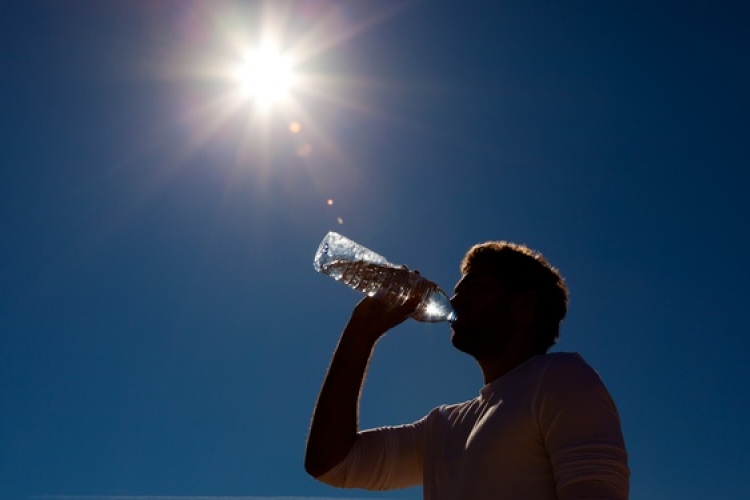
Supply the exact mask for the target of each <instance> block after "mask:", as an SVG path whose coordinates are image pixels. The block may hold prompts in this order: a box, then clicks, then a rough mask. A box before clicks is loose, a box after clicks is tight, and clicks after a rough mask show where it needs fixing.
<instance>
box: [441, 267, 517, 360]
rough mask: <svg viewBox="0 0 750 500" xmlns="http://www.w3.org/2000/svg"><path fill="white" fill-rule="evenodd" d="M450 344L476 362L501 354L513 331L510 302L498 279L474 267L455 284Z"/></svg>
mask: <svg viewBox="0 0 750 500" xmlns="http://www.w3.org/2000/svg"><path fill="white" fill-rule="evenodd" d="M451 303H452V304H453V308H454V309H455V311H456V315H457V319H456V321H454V322H453V324H452V325H451V329H452V330H453V335H452V337H451V342H452V343H453V345H454V346H455V347H456V348H457V349H458V350H460V351H463V352H465V353H467V354H469V355H471V356H474V357H475V358H477V359H483V358H488V357H492V356H495V355H497V354H499V353H500V352H502V350H503V348H504V347H505V345H506V344H507V342H508V340H509V339H510V337H511V335H513V334H514V333H515V332H514V321H513V318H512V314H511V300H510V295H509V294H508V292H507V289H506V288H505V286H504V285H503V283H502V281H501V280H500V278H498V277H497V276H495V275H494V274H492V273H491V272H489V270H488V269H486V268H484V269H483V268H482V267H481V266H476V267H474V268H472V270H471V271H470V272H469V273H468V274H466V275H464V276H463V277H462V278H461V280H459V282H458V283H457V284H456V289H455V294H454V295H453V297H452V298H451Z"/></svg>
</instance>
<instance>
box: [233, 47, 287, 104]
mask: <svg viewBox="0 0 750 500" xmlns="http://www.w3.org/2000/svg"><path fill="white" fill-rule="evenodd" d="M236 79H237V83H238V84H239V85H240V88H241V91H242V94H243V96H244V97H245V98H247V99H252V100H253V101H254V102H255V103H256V104H257V105H259V106H260V107H261V108H269V107H271V106H272V105H274V104H276V103H280V102H282V101H284V100H286V99H287V97H288V96H289V91H290V90H291V88H292V86H293V83H294V73H293V71H292V61H291V58H290V57H289V56H288V55H286V54H283V53H282V52H281V51H280V50H279V49H278V48H277V47H276V46H274V45H266V46H263V47H261V48H259V49H255V50H252V51H249V52H248V53H247V55H246V56H245V58H244V60H243V61H242V62H241V63H240V65H239V66H238V68H237V70H236Z"/></svg>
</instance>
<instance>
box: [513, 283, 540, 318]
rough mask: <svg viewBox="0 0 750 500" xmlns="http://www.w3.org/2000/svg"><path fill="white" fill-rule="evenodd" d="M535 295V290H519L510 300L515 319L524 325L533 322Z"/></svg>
mask: <svg viewBox="0 0 750 500" xmlns="http://www.w3.org/2000/svg"><path fill="white" fill-rule="evenodd" d="M536 302H537V296H536V293H535V292H532V291H529V292H519V293H516V294H515V295H513V298H512V299H511V302H510V307H511V310H512V311H513V315H514V316H515V317H516V319H517V321H519V322H522V323H523V324H525V325H528V326H532V325H533V324H534V311H535V310H536Z"/></svg>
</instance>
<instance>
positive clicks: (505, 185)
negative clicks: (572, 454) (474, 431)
mask: <svg viewBox="0 0 750 500" xmlns="http://www.w3.org/2000/svg"><path fill="white" fill-rule="evenodd" d="M747 26H750V12H749V9H748V6H747V3H746V2H739V1H737V2H730V1H721V0H719V1H712V2H709V1H708V0H705V1H703V0H697V1H692V2H685V1H681V2H667V1H660V0H649V1H641V0H634V1H629V2H602V1H587V0H581V1H575V2H572V1H569V2H560V1H549V0H544V1H543V0H524V1H521V0H510V1H505V0H495V1H492V2H456V1H448V0H445V1H442V0H435V1H421V2H420V1H415V2H405V3H404V2H398V1H394V2H384V1H374V0H373V1H361V2H354V1H338V2H336V1H326V0H311V1H300V2H285V1H274V2H268V3H266V4H263V3H260V2H252V1H245V2H224V1H203V2H199V1H189V0H180V1H178V0H160V1H158V0H153V1H151V0H149V1H146V0H127V1H126V0H122V1H82V0H66V1H48V2H45V1H40V0H30V1H26V2H6V3H5V5H4V6H3V9H2V15H0V47H1V48H0V62H1V63H2V77H0V111H1V112H0V137H2V148H0V166H1V169H2V170H1V171H0V172H1V176H0V231H1V233H0V235H1V236H0V237H1V238H2V239H1V240H0V498H3V499H31V498H39V497H45V498H58V499H59V498H64V497H66V498H81V497H88V498H90V497H92V496H95V497H97V498H100V497H107V498H109V497H116V496H120V497H129V498H133V497H137V498H143V497H149V498H152V497H155V496H171V497H181V498H183V497H198V496H202V497H218V496H236V497H304V498H307V497H316V498H339V497H352V498H354V497H356V498H399V499H418V498H421V490H420V489H418V488H414V489H408V490H402V491H396V492H391V493H378V494H369V493H367V492H360V491H337V490H333V489H331V488H328V487H326V486H323V485H319V484H317V483H316V482H315V481H313V480H312V479H310V478H308V477H307V476H306V475H305V473H304V471H303V468H302V456H303V449H304V441H305V436H306V433H307V428H308V423H309V419H310V413H311V410H312V406H313V404H314V401H315V398H316V395H317V391H318V388H319V385H320V382H321V381H322V378H323V375H324V373H325V369H326V367H327V365H328V362H329V359H330V355H331V352H332V350H333V348H334V346H335V343H336V340H337V338H338V335H339V332H340V331H341V329H342V327H343V326H344V324H345V322H346V320H347V318H348V315H349V312H350V310H351V309H352V307H353V306H354V305H355V303H356V302H357V300H358V299H359V297H358V295H357V294H356V293H355V292H353V291H351V290H349V289H347V288H346V287H344V286H342V285H340V284H338V283H335V282H334V281H332V280H330V279H329V278H327V277H325V276H322V275H320V274H317V273H316V272H315V271H314V270H313V267H312V257H313V254H314V252H315V249H316V247H317V245H318V243H319V241H320V240H321V239H322V237H323V236H324V234H325V233H326V232H327V231H329V230H336V231H339V232H341V233H343V234H345V235H347V236H349V237H350V238H352V239H354V240H356V241H359V242H361V243H363V244H365V245H367V246H369V247H370V248H372V249H374V250H376V251H377V252H379V253H381V254H383V255H385V256H386V257H388V258H389V259H390V260H391V261H393V262H396V263H404V264H407V265H409V266H410V267H413V268H417V269H419V270H420V271H421V272H422V274H423V275H425V276H428V277H429V278H431V279H433V280H435V281H437V282H438V283H440V284H441V285H442V286H443V287H444V288H445V289H446V290H448V291H450V290H452V288H453V285H454V284H455V282H456V281H457V280H458V278H459V272H458V263H459V261H460V259H461V257H462V256H463V253H464V252H465V250H466V249H467V248H468V247H470V246H471V245H473V244H475V243H478V242H481V241H486V240H490V239H506V240H511V241H515V242H519V243H526V244H528V245H530V246H532V247H534V248H536V249H538V250H540V251H541V252H543V253H544V255H545V256H546V257H547V258H548V259H549V260H550V261H551V262H552V263H553V264H554V265H555V266H557V267H558V268H560V270H561V271H562V273H563V275H564V276H565V277H566V279H567V282H568V285H569V287H570V291H571V304H570V312H569V316H568V318H567V320H566V321H565V323H564V325H563V330H562V338H561V342H560V343H559V345H558V346H557V347H555V349H556V350H562V351H578V352H580V353H581V354H582V355H583V356H584V358H585V359H587V360H588V361H589V362H590V363H591V364H592V365H593V366H594V367H595V368H596V369H597V370H598V371H599V373H600V374H601V376H602V378H603V379H604V381H605V383H606V384H607V386H608V387H609V389H610V391H611V393H612V395H613V396H614V398H615V401H616V402H617V405H618V407H619V409H620V413H621V417H622V422H623V428H624V433H625V437H626V442H627V445H628V451H629V454H630V466H631V469H632V495H631V496H632V498H633V499H638V500H663V499H672V498H674V499H681V500H684V499H705V498H744V497H746V496H747V492H748V491H750V431H748V426H747V423H748V422H749V421H750V368H748V367H749V366H750V363H748V350H749V348H750V331H749V330H748V321H747V317H748V313H747V311H748V305H747V303H748V299H750V293H748V283H749V282H750V272H749V271H748V266H747V263H746V260H747V255H748V254H749V253H750V239H749V237H748V216H747V214H748V212H749V211H750V210H749V209H750V202H749V201H748V198H749V196H748V193H749V192H750V174H749V173H748V170H749V167H750V162H749V161H748V145H749V144H750V118H749V116H750V96H749V94H748V89H750V70H749V69H748V61H750V35H748V30H747ZM271 41H274V43H275V44H276V49H277V50H278V51H279V52H280V53H281V54H283V55H284V56H285V57H287V59H286V62H285V63H284V64H287V69H289V70H290V71H291V72H292V73H291V76H289V77H288V79H287V80H283V78H282V77H278V78H277V79H276V80H273V81H272V82H271V89H270V90H273V91H274V92H276V90H277V87H278V86H280V85H281V84H282V83H284V82H288V83H289V85H288V89H287V92H286V93H285V94H280V95H277V96H275V97H276V100H275V101H270V100H264V96H265V97H268V98H270V97H274V96H269V95H267V93H263V92H260V91H259V90H257V89H256V90H253V88H255V87H252V85H251V83H250V82H249V81H248V80H247V78H243V77H241V75H243V74H244V75H246V76H247V74H248V71H250V72H252V66H251V67H250V68H251V69H248V66H247V65H248V64H249V63H248V59H247V58H248V57H251V56H252V54H254V52H253V50H255V49H258V48H259V47H261V46H262V47H265V48H266V49H268V48H269V47H270V46H269V45H264V44H267V43H270V42H271ZM269 50H270V49H269ZM276 62H277V66H279V65H282V62H283V61H282V62H279V60H276ZM242 68H245V71H244V73H243V71H240V70H241V69H242ZM264 71H265V70H264ZM267 71H270V70H267ZM281 80H283V81H281ZM274 85H275V86H274ZM267 90H268V89H267ZM481 383H482V382H481V376H480V373H479V370H478V368H477V367H476V365H475V364H474V363H473V361H472V360H471V359H469V358H467V357H466V356H464V355H462V354H460V353H458V352H455V351H454V350H453V349H452V348H451V346H450V344H449V328H448V326H447V324H445V323H443V324H433V325H426V324H421V323H417V322H414V321H410V322H408V323H407V324H404V325H402V326H401V327H399V328H398V329H397V330H395V331H393V332H392V333H390V334H389V335H388V336H387V337H386V338H385V339H384V340H383V341H382V342H381V343H380V345H379V350H378V351H377V352H376V355H375V357H374V359H373V363H372V366H371V370H370V374H369V378H368V381H367V383H366V386H365V393H364V397H363V401H362V407H361V411H362V418H361V420H362V422H361V423H362V425H363V426H374V425H383V424H399V423H405V422H410V421H413V420H416V419H418V418H420V417H421V416H423V415H424V414H426V413H427V412H428V411H429V410H430V409H431V408H433V407H435V406H437V405H439V404H443V403H451V402H458V401H463V400H465V399H469V398H472V397H474V396H475V395H476V394H477V393H478V391H479V389H480V387H481Z"/></svg>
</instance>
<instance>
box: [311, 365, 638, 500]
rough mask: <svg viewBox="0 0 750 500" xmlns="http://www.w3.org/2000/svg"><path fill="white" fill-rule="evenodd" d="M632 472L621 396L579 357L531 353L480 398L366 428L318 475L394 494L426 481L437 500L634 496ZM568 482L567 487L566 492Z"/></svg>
mask: <svg viewBox="0 0 750 500" xmlns="http://www.w3.org/2000/svg"><path fill="white" fill-rule="evenodd" d="M629 476H630V472H629V470H628V466H627V453H626V451H625V443H624V440H623V437H622V432H621V428H620V419H619V416H618V414H617V409H616V408H615V405H614V402H613V401H612V398H611V397H610V395H609V393H608V391H607V389H606V388H605V387H604V384H603V383H602V381H601V379H600V377H599V375H598V374H597V373H596V372H595V371H594V370H593V369H592V368H591V367H590V366H589V365H588V364H587V363H586V362H585V361H584V360H583V359H582V358H581V356H580V355H578V354H574V353H555V354H546V355H540V356H535V357H532V358H530V359H529V360H527V361H525V362H524V363H522V364H521V365H519V366H518V367H516V368H515V369H513V370H512V371H510V372H509V373H507V374H505V375H503V376H502V377H500V378H499V379H497V380H495V381H493V382H492V383H490V384H488V385H486V386H484V387H483V388H482V390H481V391H480V394H479V396H478V397H477V398H475V399H472V400H470V401H466V402H464V403H460V404H455V405H448V406H441V407H439V408H436V409H434V410H433V411H431V412H430V413H429V414H428V415H427V416H426V417H424V418H423V419H421V420H419V421H417V422H415V423H413V424H408V425H402V426H398V427H382V428H378V429H371V430H367V431H363V432H361V433H360V434H359V436H358V438H357V440H356V443H355V445H354V446H353V447H352V449H351V451H350V452H349V455H348V456H347V457H346V459H344V461H342V462H341V463H340V464H338V465H337V466H336V467H334V468H333V469H331V470H330V471H328V472H327V473H325V474H324V475H323V476H321V477H319V478H318V479H319V480H320V481H323V482H325V483H327V484H330V485H332V486H337V487H342V488H364V489H370V490H386V489H394V488H404V487H407V486H414V485H419V484H422V485H423V488H424V498H425V499H429V500H448V499H450V500H469V499H471V500H480V499H493V500H502V499H508V500H547V499H549V500H553V499H554V500H558V499H565V498H572V497H573V495H572V491H573V489H575V490H576V496H575V498H582V497H581V496H580V495H581V492H584V493H585V494H586V496H585V498H596V499H617V500H621V499H627V498H628V485H629V483H628V481H629ZM566 488H569V489H568V490H567V493H568V494H566Z"/></svg>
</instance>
